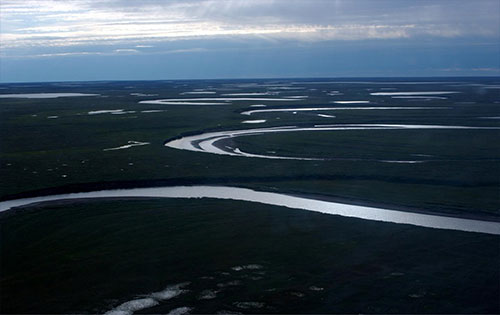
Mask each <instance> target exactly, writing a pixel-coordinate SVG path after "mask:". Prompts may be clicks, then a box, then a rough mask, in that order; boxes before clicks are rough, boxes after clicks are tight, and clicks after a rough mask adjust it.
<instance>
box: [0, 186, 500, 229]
mask: <svg viewBox="0 0 500 315" xmlns="http://www.w3.org/2000/svg"><path fill="white" fill-rule="evenodd" d="M105 197H153V198H216V199H232V200H241V201H249V202H258V203H264V204H269V205H276V206H284V207H288V208H293V209H302V210H308V211H314V212H320V213H326V214H333V215H341V216H346V217H355V218H360V219H365V220H374V221H383V222H392V223H399V224H412V225H416V226H422V227H428V228H437V229H448V230H457V231H468V232H479V233H487V234H496V235H500V223H498V222H489V221H480V220H471V219H461V218H453V217H445V216H439V215H429V214H422V213H410V212H405V211H397V210H388V209H381V208H374V207H365V206H358V205H348V204H342V203H337V202H330V201H323V200H316V199H310V198H304V197H296V196H290V195H285V194H278V193H270V192H263V191H255V190H251V189H246V188H238V187H221V186H174V187H155V188H134V189H119V190H101V191H92V192H82V193H74V194H61V195H52V196H44V197H35V198H25V199H17V200H10V201H4V202H0V211H5V210H8V209H11V208H13V207H18V206H24V205H29V204H32V203H37V202H44V201H55V200H64V199H79V198H105Z"/></svg>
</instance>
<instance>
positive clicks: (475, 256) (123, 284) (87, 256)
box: [0, 199, 500, 313]
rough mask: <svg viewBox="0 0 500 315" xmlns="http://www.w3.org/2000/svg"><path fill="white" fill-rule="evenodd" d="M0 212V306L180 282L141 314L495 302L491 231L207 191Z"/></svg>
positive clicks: (60, 307)
mask: <svg viewBox="0 0 500 315" xmlns="http://www.w3.org/2000/svg"><path fill="white" fill-rule="evenodd" d="M0 224H1V225H2V230H1V240H2V241H1V250H2V252H1V257H2V258H1V264H2V275H1V281H0V286H1V292H2V295H1V304H0V305H1V311H2V313H85V312H91V313H102V312H105V311H107V310H110V309H112V308H113V307H116V306H117V305H119V304H121V303H123V302H126V301H128V300H131V299H134V298H138V297H141V296H143V297H144V296H146V295H147V294H149V293H151V292H155V291H160V290H163V289H164V288H165V287H166V286H168V285H172V284H175V283H180V282H185V281H188V282H191V284H190V285H189V286H188V287H187V288H186V289H188V290H190V291H189V292H188V293H186V294H183V295H181V296H179V297H177V298H174V299H172V300H168V301H165V302H162V303H160V305H158V306H156V307H154V308H150V309H146V310H144V312H147V313H164V312H168V311H169V310H171V309H173V308H176V307H180V306H187V307H193V308H194V310H193V311H194V312H196V313H214V312H217V311H221V310H226V311H243V312H250V313H291V312H293V313H428V312H430V313H498V312H499V311H500V306H499V303H498V299H497V297H498V295H499V294H500V285H499V283H498V278H499V276H500V274H499V272H500V271H499V269H498V265H499V264H500V252H499V250H498V243H499V241H500V239H499V237H498V236H491V235H483V234H477V233H466V232H452V231H441V230H434V229H426V228H418V227H413V226H409V225H398V224H389V223H379V222H370V221H365V220H358V219H350V218H342V217H338V216H330V215H322V214H317V213H309V212H306V211H300V210H292V209H286V208H281V207H273V206H267V205H260V204H252V203H245V202H234V201H220V200H219V201H217V200H208V199H203V200H180V199H172V200H128V201H116V200H115V201H113V200H110V201H85V202H80V203H59V204H53V205H46V206H37V207H31V208H26V209H25V210H24V211H19V212H18V213H15V215H11V216H5V215H4V216H2V217H1V218H0ZM249 264H258V265H261V266H262V268H261V269H258V270H242V271H236V270H234V269H232V267H235V266H244V265H249ZM232 281H236V282H232ZM227 283H233V284H232V285H228V286H223V285H224V284H227ZM204 290H220V292H218V293H217V297H216V298H214V299H210V300H199V299H198V298H199V296H200V294H201V293H202V292H203V291H204ZM248 301H250V302H259V303H263V305H261V306H259V307H250V308H249V309H242V308H241V307H239V306H238V304H235V303H237V302H248Z"/></svg>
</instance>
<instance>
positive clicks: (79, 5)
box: [0, 0, 500, 82]
mask: <svg viewBox="0 0 500 315" xmlns="http://www.w3.org/2000/svg"><path fill="white" fill-rule="evenodd" d="M0 16H1V19H0V21H1V22H0V49H1V50H0V81H2V82H15V81H64V80H110V79H117V80H129V79H130V80H135V79H140V80H147V79H151V80H153V79H198V78H256V77H261V78H269V77H356V76H360V77H363V76H364V77H366V76H461V75H474V76H485V75H500V69H499V68H500V1H498V0H474V1H470V0H440V1H436V0H434V1H425V0H419V1H410V0H381V1H375V0H367V1H361V0H274V1H273V0H265V1H264V0H251V1H250V0H162V1H160V0H141V1H131V0H40V1H30V0H1V1H0Z"/></svg>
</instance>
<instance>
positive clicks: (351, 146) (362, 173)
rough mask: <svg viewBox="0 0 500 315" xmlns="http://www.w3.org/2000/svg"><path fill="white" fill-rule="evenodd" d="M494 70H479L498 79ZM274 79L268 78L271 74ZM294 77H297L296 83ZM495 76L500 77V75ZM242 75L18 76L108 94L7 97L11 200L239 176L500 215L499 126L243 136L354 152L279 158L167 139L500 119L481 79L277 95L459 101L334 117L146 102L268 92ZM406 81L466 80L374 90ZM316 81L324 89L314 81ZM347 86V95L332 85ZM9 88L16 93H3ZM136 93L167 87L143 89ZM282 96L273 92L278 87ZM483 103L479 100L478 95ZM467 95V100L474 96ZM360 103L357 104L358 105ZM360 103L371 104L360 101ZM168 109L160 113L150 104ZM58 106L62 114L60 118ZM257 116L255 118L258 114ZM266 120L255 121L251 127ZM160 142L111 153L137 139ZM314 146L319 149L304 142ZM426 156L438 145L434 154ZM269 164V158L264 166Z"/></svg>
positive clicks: (255, 145)
mask: <svg viewBox="0 0 500 315" xmlns="http://www.w3.org/2000/svg"><path fill="white" fill-rule="evenodd" d="M488 80H490V81H492V80H494V79H482V80H479V79H478V80H477V83H484V84H488V83H491V82H490V81H488ZM264 82H265V81H257V83H261V84H262V83H264ZM284 82H287V81H284ZM493 82H495V81H493ZM239 83H245V82H243V81H242V82H234V81H175V82H174V81H173V82H162V81H158V82H104V83H81V84H79V85H78V84H77V86H76V87H75V86H70V87H67V86H59V85H49V84H40V85H39V86H38V87H37V86H36V85H35V86H34V87H29V88H27V87H23V85H7V86H5V87H7V89H6V90H5V89H4V91H8V92H10V93H15V92H23V93H27V92H70V91H73V92H75V91H78V92H82V93H98V94H101V95H102V96H105V97H81V98H78V97H76V98H58V99H0V111H1V114H0V119H1V123H0V132H1V134H2V137H1V139H0V149H1V150H0V177H1V178H2V182H1V183H0V198H2V199H11V198H15V197H21V196H26V195H39V194H47V193H54V192H66V191H80V190H92V189H94V188H96V187H97V188H101V187H115V188H116V187H125V186H141V185H142V186H144V185H146V186H147V185H160V184H168V185H172V184H176V183H181V184H182V183H184V184H186V183H187V184H203V183H210V184H214V183H215V184H232V185H240V186H241V185H244V186H249V187H255V188H266V189H273V190H280V191H285V192H286V191H287V190H288V189H289V188H288V187H293V191H294V192H299V193H301V192H305V193H320V194H323V195H330V196H333V197H337V198H343V197H345V198H347V199H357V200H360V201H366V202H373V203H379V204H388V205H393V206H394V207H398V206H408V207H413V208H419V209H420V208H424V210H429V211H434V212H447V211H452V212H457V213H482V212H487V213H489V214H493V215H497V214H499V213H498V211H499V207H498V204H499V203H498V201H499V197H498V187H499V184H500V176H498V174H500V170H499V168H500V166H499V165H500V164H499V163H498V162H499V155H500V153H499V151H500V146H499V145H498V144H497V142H498V141H496V139H497V138H498V136H499V132H498V130H451V131H444V130H442V131H439V130H434V131H429V130H427V131H425V130H406V131H373V130H371V131H363V132H362V131H357V132H355V131H345V132H316V133H306V132H296V133H291V134H273V135H265V136H254V137H244V138H238V139H235V140H234V141H235V144H237V145H238V146H239V147H240V148H241V149H242V150H243V151H248V152H255V153H259V152H266V151H275V152H277V153H276V154H283V155H291V156H315V157H327V158H328V157H332V158H348V159H366V160H361V161H357V160H353V161H336V160H331V161H324V162H312V161H274V160H266V159H251V158H250V159H249V158H238V157H236V158H235V157H228V156H217V155H211V154H205V153H194V152H188V151H179V150H175V149H170V148H165V147H163V146H162V144H163V143H164V141H165V140H167V139H170V138H175V137H178V136H179V135H182V134H190V133H196V132H202V131H204V130H228V129H241V128H246V127H249V126H248V125H242V124H241V121H242V120H245V119H260V118H265V119H267V120H268V122H267V123H265V124H260V125H258V127H261V126H262V127H265V126H282V125H309V124H321V123H323V124H325V123H326V124H331V123H339V124H342V123H347V124H349V123H395V124H402V123H407V124H445V125H466V126H490V127H491V126H500V124H499V122H500V121H499V120H498V119H481V118H479V117H489V116H498V113H499V110H498V104H497V103H495V102H498V101H500V100H498V94H497V93H495V90H494V89H489V90H488V89H483V90H480V88H479V87H477V86H461V87H450V86H449V85H448V84H446V82H444V83H443V85H442V86H441V85H435V84H433V85H401V86H397V85H394V84H390V83H388V84H387V86H386V85H376V86H375V87H376V88H374V87H372V86H367V85H363V84H347V83H339V84H323V85H306V86H307V88H308V89H307V90H298V91H282V93H281V94H279V95H278V96H279V97H284V96H290V95H303V94H305V95H308V96H309V98H307V99H301V100H299V101H294V102H269V104H268V106H269V108H272V107H290V106H341V107H346V106H349V105H335V104H330V102H332V101H334V100H371V101H373V102H374V104H372V106H379V105H380V106H426V107H430V108H432V107H436V106H439V107H449V108H448V109H442V110H411V111H410V110H408V111H335V112H324V113H329V114H332V113H333V114H335V115H336V116H337V117H336V118H334V119H330V118H328V119H326V118H322V117H318V116H317V113H311V112H299V113H297V114H296V115H294V114H292V113H266V114H254V115H253V116H250V118H249V117H248V116H243V115H240V114H239V113H240V112H241V111H243V110H245V109H248V108H249V105H251V104H255V103H262V102H250V101H241V102H234V103H233V104H232V105H227V106H167V105H147V104H138V101H140V100H144V99H157V98H190V97H214V96H219V97H220V95H221V94H224V93H234V92H242V91H244V92H263V91H266V88H265V87H258V86H257V87H245V88H240V87H238V84H239ZM394 86H397V88H398V90H403V91H411V90H418V91H432V90H438V91H439V90H454V91H459V92H461V93H457V94H452V95H450V96H449V99H446V100H430V101H424V100H418V101H415V100H405V99H391V98H390V97H382V96H372V95H370V94H369V93H370V92H373V91H380V90H383V88H387V87H394ZM207 87H212V88H218V89H219V90H218V91H217V92H218V95H207V96H200V95H195V96H192V95H182V93H183V92H186V91H192V90H195V89H197V88H207ZM311 89H313V90H311ZM331 90H340V91H341V92H343V93H344V94H343V95H341V96H328V95H327V94H326V92H327V91H331ZM2 93H4V92H2ZM131 93H145V94H158V96H147V97H144V96H143V97H138V96H133V95H130V94H131ZM271 97H272V96H271ZM471 101H473V102H474V103H473V104H471V103H467V102H471ZM464 102H465V103H464ZM353 106H354V105H353ZM355 106H359V105H355ZM103 109H124V110H126V111H135V113H128V114H125V115H111V114H100V115H88V114H87V113H88V112H89V111H95V110H103ZM151 109H161V110H165V111H164V112H159V113H141V111H142V110H151ZM49 116H58V118H57V119H48V118H47V117H49ZM254 116H255V117H254ZM252 127H256V126H250V128H252ZM131 140H133V141H141V142H149V143H150V145H146V146H140V147H133V148H130V149H127V150H116V151H103V150H104V149H107V148H113V147H118V146H121V145H125V144H127V143H128V141H131ZM304 148H307V149H304ZM414 154H425V155H433V156H432V157H429V158H425V157H421V156H420V157H419V156H414ZM393 159H405V160H406V159H408V160H419V159H430V160H433V161H432V162H429V163H423V164H389V163H381V162H374V161H372V160H393ZM257 165H258V166H257Z"/></svg>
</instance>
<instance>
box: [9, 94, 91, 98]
mask: <svg viewBox="0 0 500 315" xmlns="http://www.w3.org/2000/svg"><path fill="white" fill-rule="evenodd" d="M99 95H100V94H86V93H19V94H0V98H58V97H80V96H99Z"/></svg>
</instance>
